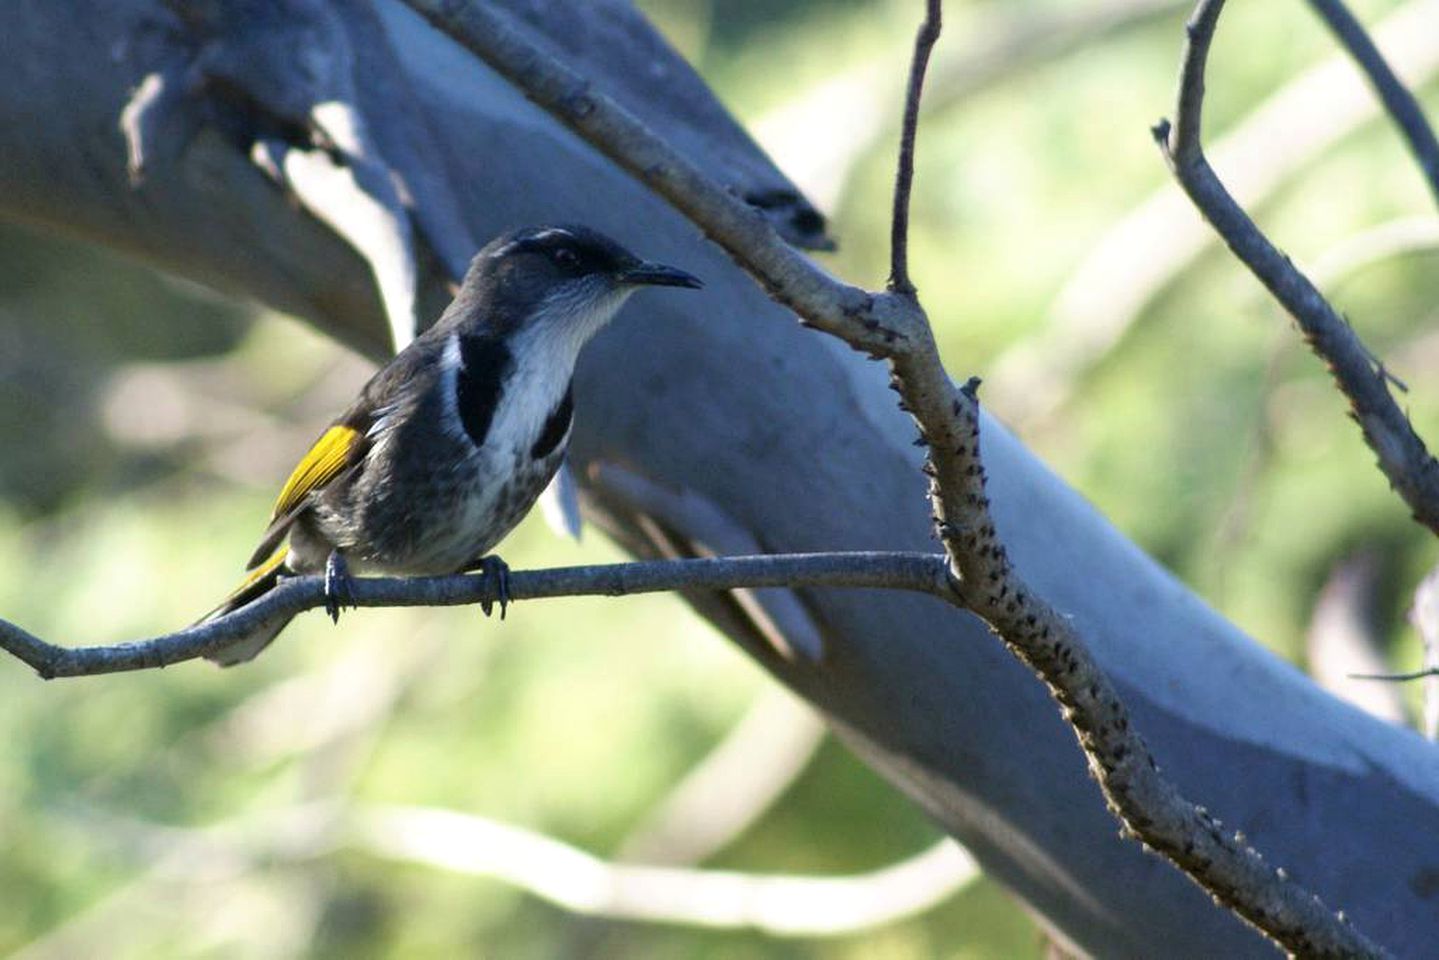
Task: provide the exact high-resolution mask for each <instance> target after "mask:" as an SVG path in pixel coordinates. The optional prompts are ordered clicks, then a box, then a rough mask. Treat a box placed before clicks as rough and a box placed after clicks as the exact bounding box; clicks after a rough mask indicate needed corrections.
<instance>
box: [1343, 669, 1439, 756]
mask: <svg viewBox="0 0 1439 960" xmlns="http://www.w3.org/2000/svg"><path fill="white" fill-rule="evenodd" d="M1349 677H1350V679H1352V680H1385V681H1390V682H1398V683H1405V682H1408V681H1410V680H1423V679H1424V678H1425V677H1439V666H1434V667H1424V668H1422V669H1420V670H1411V671H1410V672H1408V673H1351V674H1349ZM1430 739H1433V738H1432V737H1431V738H1430Z"/></svg>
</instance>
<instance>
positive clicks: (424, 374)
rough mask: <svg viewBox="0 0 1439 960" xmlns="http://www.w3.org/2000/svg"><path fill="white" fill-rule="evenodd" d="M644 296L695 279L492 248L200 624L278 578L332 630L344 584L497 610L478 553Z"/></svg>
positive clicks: (499, 533)
mask: <svg viewBox="0 0 1439 960" xmlns="http://www.w3.org/2000/svg"><path fill="white" fill-rule="evenodd" d="M646 286H664V287H692V288H697V287H699V286H700V281H699V280H697V279H696V278H695V277H693V276H691V275H690V274H688V273H685V272H684V271H683V270H677V269H675V268H674V267H667V266H664V265H663V264H658V263H650V262H647V261H644V260H641V259H639V258H638V257H636V256H635V255H634V254H632V253H630V252H629V251H628V250H626V249H625V248H624V247H621V246H620V245H619V244H618V243H616V242H615V241H613V240H611V239H610V238H608V237H606V236H604V235H603V234H601V233H598V232H596V231H594V230H591V229H588V228H586V227H580V226H551V227H539V228H532V229H526V230H518V231H515V232H512V233H509V234H505V235H503V236H500V237H498V238H496V239H495V240H493V241H491V242H490V243H489V245H487V246H486V247H485V248H484V249H483V250H481V251H480V252H479V253H478V254H477V255H476V256H475V258H474V260H473V261H472V262H471V264H470V269H469V272H468V273H467V274H466V275H465V279H464V283H463V284H461V286H460V291H459V293H458V294H457V295H456V297H455V300H454V302H453V303H451V304H450V306H449V308H448V309H447V310H446V311H445V312H444V315H443V316H441V317H440V319H439V320H438V321H437V322H436V323H435V325H434V326H433V327H431V328H430V329H429V330H427V331H425V332H424V333H423V334H421V335H420V336H419V337H418V338H417V339H415V341H414V342H413V343H411V344H410V345H409V346H408V347H406V348H405V349H404V350H403V351H401V352H400V353H399V354H397V355H396V356H395V357H394V359H392V360H390V362H389V363H387V364H385V365H384V366H383V367H381V368H380V369H379V371H377V372H376V373H375V375H374V376H373V377H371V378H370V381H369V383H367V384H365V387H364V389H363V390H361V391H360V396H359V398H358V399H357V400H355V402H354V403H353V404H351V406H350V408H349V409H348V410H347V411H345V413H344V414H343V415H341V416H340V417H339V418H338V419H336V420H335V421H334V423H333V424H331V425H330V427H329V428H328V429H327V430H326V431H325V432H324V433H323V434H322V435H321V436H320V438H319V440H317V441H316V442H315V444H314V446H312V447H311V448H310V451H309V453H307V454H306V455H305V457H304V458H303V459H302V460H301V461H300V464H299V466H297V467H296V468H295V470H294V472H293V473H291V474H290V478H289V480H287V481H286V483H285V486H284V488H283V489H282V490H281V491H280V496H279V499H278V500H277V501H276V503H275V507H274V511H273V513H272V515H271V518H270V526H269V528H268V529H267V530H266V531H265V534H264V536H263V537H261V539H260V545H259V546H258V547H257V548H256V550H255V554H254V556H253V557H251V558H250V564H249V569H250V571H251V572H250V574H249V576H248V577H247V578H246V579H245V580H244V581H243V582H242V583H241V584H240V586H239V587H238V588H237V589H236V590H235V592H234V593H232V594H231V595H230V596H229V597H228V598H226V600H225V601H224V603H222V604H221V605H220V606H219V607H217V608H216V609H215V610H214V611H212V612H211V613H210V614H208V615H207V616H206V617H205V618H204V620H205V621H208V620H212V619H214V618H216V617H219V616H222V615H224V614H226V613H229V612H230V611H232V610H235V609H237V608H239V607H242V606H244V605H245V604H247V603H249V602H250V601H252V600H254V599H255V598H257V597H259V596H261V595H263V594H264V593H266V592H267V591H269V590H270V589H271V588H273V587H274V586H275V584H276V583H277V582H278V581H279V580H280V578H282V577H285V576H292V575H296V574H304V573H318V572H320V571H324V573H325V595H326V609H327V610H328V611H329V613H330V616H331V617H332V618H334V619H338V618H339V610H340V605H341V604H342V603H343V602H344V601H345V599H346V595H347V593H348V591H349V575H350V570H356V571H358V572H375V573H384V574H399V575H416V576H418V575H440V574H450V573H456V572H459V571H463V570H473V569H484V570H485V572H486V574H487V575H494V576H495V577H496V578H497V583H498V587H499V594H500V596H501V598H502V603H503V600H504V598H505V590H506V581H505V577H506V575H507V568H506V567H505V566H504V563H503V561H500V560H499V558H498V557H490V556H488V553H489V551H490V550H491V549H492V548H493V547H494V546H495V544H497V543H498V542H499V541H500V540H501V539H502V538H503V537H504V536H505V535H506V534H508V533H509V532H510V530H511V529H513V528H514V526H515V525H516V524H517V523H519V521H520V519H521V518H522V517H524V515H525V514H526V513H527V512H529V509H530V507H531V506H532V505H533V504H534V502H535V498H536V497H538V496H539V494H540V492H541V491H542V490H543V489H544V488H545V485H546V484H547V483H548V482H549V480H550V478H551V477H552V476H553V475H554V472H555V470H556V469H557V468H558V467H559V464H560V461H561V460H562V459H563V457H564V452H565V447H566V445H567V443H568V441H569V436H570V423H571V419H572V416H573V412H574V403H573V397H572V393H571V380H572V378H573V375H574V368H575V361H576V359H577V358H578V357H579V353H580V350H581V349H582V348H583V347H584V345H585V344H586V343H588V342H589V340H590V338H591V337H593V336H594V335H595V334H596V333H598V332H599V331H600V330H601V329H602V328H603V327H604V326H605V325H606V324H607V323H609V321H610V319H611V318H613V317H614V315H615V313H616V312H617V311H618V310H619V308H620V306H621V305H622V304H623V303H624V302H625V300H626V299H627V298H628V297H629V296H630V294H632V293H634V292H635V291H636V290H638V289H639V288H641V287H646ZM287 540H288V542H286V541H287ZM485 612H486V613H489V608H488V606H487V607H486V610H485ZM501 612H502V613H503V606H502V607H501ZM202 622H204V621H202ZM284 627H285V623H283V622H282V623H280V624H278V625H272V626H269V627H267V628H265V629H264V630H262V631H259V632H257V633H255V634H253V635H251V636H248V637H244V638H242V639H241V640H239V641H238V642H236V643H235V644H234V645H233V646H230V647H228V648H226V649H225V650H222V651H220V652H219V653H217V654H215V655H214V656H213V657H212V659H214V660H215V661H216V662H218V663H221V664H224V665H230V664H235V663H241V662H243V661H245V660H249V659H250V658H252V657H254V656H255V655H256V654H257V653H259V652H260V651H261V650H262V649H264V648H265V646H266V645H267V644H269V642H270V641H271V640H273V639H274V638H275V636H276V635H277V634H278V633H279V632H280V631H281V630H282V629H284Z"/></svg>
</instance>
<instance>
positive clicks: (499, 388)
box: [455, 337, 513, 447]
mask: <svg viewBox="0 0 1439 960" xmlns="http://www.w3.org/2000/svg"><path fill="white" fill-rule="evenodd" d="M512 361H513V358H512V357H511V356H510V348H509V347H507V346H505V342H504V341H503V340H497V339H493V338H490V337H460V369H459V370H458V371H456V373H455V405H456V406H457V407H458V408H459V411H460V423H462V424H463V425H464V427H465V433H467V434H469V436H470V440H471V441H472V442H473V443H474V445H475V446H477V447H481V446H484V443H485V437H486V436H488V435H489V432H490V422H491V421H493V420H494V419H495V410H496V408H498V407H499V405H500V394H501V393H502V392H503V390H504V386H505V376H506V374H508V373H509V370H510V367H511V366H512V365H513V362H512Z"/></svg>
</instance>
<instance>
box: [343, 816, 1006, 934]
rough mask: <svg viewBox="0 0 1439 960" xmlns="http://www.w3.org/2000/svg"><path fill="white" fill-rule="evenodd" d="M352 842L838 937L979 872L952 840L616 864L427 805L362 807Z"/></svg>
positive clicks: (652, 914)
mask: <svg viewBox="0 0 1439 960" xmlns="http://www.w3.org/2000/svg"><path fill="white" fill-rule="evenodd" d="M349 819H350V827H349V830H348V837H347V840H348V844H349V845H350V846H351V847H352V848H355V849H359V850H364V851H365V852H367V853H371V854H374V855H376V856H382V857H387V858H390V859H394V860H401V861H404V862H408V863H418V864H424V865H426V866H430V867H436V868H439V869H442V870H450V871H453V872H455V873H462V874H470V875H481V876H491V877H495V878H497V879H500V880H503V881H505V882H506V883H510V884H513V885H514V886H517V887H519V888H521V889H523V890H525V891H527V892H529V893H531V894H533V895H534V896H537V897H540V898H542V899H544V900H547V901H549V902H550V903H553V904H556V905H558V906H560V907H563V908H564V909H566V910H569V911H571V912H574V913H579V914H586V915H591V916H600V917H609V918H614V919H626V920H638V921H644V922H650V923H682V924H687V925H691V926H703V927H716V928H751V929H756V930H763V931H765V932H766V933H769V934H772V935H778V936H790V937H794V936H810V937H813V936H837V935H841V934H846V933H853V932H855V931H858V930H864V929H869V928H872V927H876V926H879V925H882V924H885V923H889V922H892V921H894V920H898V919H900V918H902V917H906V916H912V915H914V914H916V913H920V912H922V911H924V910H927V909H929V908H930V907H933V906H934V905H936V904H938V903H941V902H943V901H944V900H945V899H946V898H948V897H949V896H951V895H952V894H954V893H955V891H957V890H958V889H959V888H960V887H962V886H964V885H965V884H966V883H968V882H969V881H970V880H972V879H973V878H974V877H975V876H977V875H978V867H977V865H976V864H975V862H974V860H973V858H971V857H970V855H969V854H968V853H966V852H965V851H964V850H963V848H961V847H960V846H958V845H957V844H955V843H954V842H953V841H950V840H945V841H943V842H941V843H938V844H935V845H934V846H932V847H930V848H929V849H927V850H924V851H922V852H920V853H918V854H916V855H914V856H912V857H909V858H908V859H905V860H901V861H899V862H898V863H894V864H890V865H889V866H886V867H882V868H880V869H878V870H874V871H871V872H869V873H862V874H856V875H852V876H839V877H821V876H797V875H782V874H770V875H766V874H749V873H737V872H733V871H728V870H697V869H692V868H685V867H654V866H644V865H638V864H625V863H611V862H607V861H604V860H601V859H599V858H597V857H595V856H593V855H592V854H589V853H587V852H585V851H583V850H580V849H577V848H575V847H572V846H570V845H569V844H566V843H563V842H561V841H559V840H556V839H554V838H553V837H547V836H544V835H543V834H538V833H535V832H533V831H530V830H526V829H524V828H523V827H517V826H514V825H511V824H505V823H498V822H496V821H493V820H487V819H484V818H482V817H475V816H470V815H467V814H462V813H457V812H454V811H451V810H442V809H435V808H426V807H371V808H368V809H367V808H363V807H362V808H360V809H358V810H357V811H356V812H355V814H354V815H353V816H352V817H351V818H349Z"/></svg>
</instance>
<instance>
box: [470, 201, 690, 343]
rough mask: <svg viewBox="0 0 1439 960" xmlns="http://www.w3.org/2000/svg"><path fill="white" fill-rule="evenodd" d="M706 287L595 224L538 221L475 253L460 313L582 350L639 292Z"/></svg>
mask: <svg viewBox="0 0 1439 960" xmlns="http://www.w3.org/2000/svg"><path fill="white" fill-rule="evenodd" d="M699 286H701V283H700V281H699V280H698V279H696V278H695V277H693V276H691V275H690V274H688V273H686V272H684V271H683V270H677V269H675V268H674V267H668V266H665V265H664V264H660V263H652V262H650V261H646V260H641V259H640V258H639V257H637V256H635V255H634V254H632V253H630V252H629V251H628V250H626V249H625V248H624V247H622V246H620V245H619V244H618V243H616V242H615V241H614V240H611V239H610V238H609V237H607V236H605V235H604V234H602V233H600V232H598V231H596V230H591V229H590V228H588V227H582V226H575V225H565V226H548V227H531V228H527V229H523V230H515V231H512V232H510V233H506V234H502V235H501V236H499V237H496V238H495V239H494V240H492V241H490V243H488V244H487V245H486V246H485V248H484V249H482V250H481V251H480V252H479V253H478V254H476V255H475V259H474V261H473V262H472V263H471V264H470V270H469V273H467V274H466V275H465V281H464V283H463V285H462V286H461V288H460V292H459V294H458V296H457V297H456V299H455V305H454V307H453V308H452V311H454V312H457V313H458V312H462V313H463V314H465V315H468V316H470V317H472V318H473V319H474V321H476V322H479V323H482V324H483V325H484V326H485V327H486V328H488V329H490V330H492V331H493V332H494V333H497V334H500V335H502V336H511V335H519V334H521V333H522V332H525V331H529V330H534V331H535V332H541V331H543V333H544V334H546V335H552V336H557V337H559V338H561V339H564V340H572V341H573V342H574V343H575V346H576V348H578V347H579V346H582V345H583V344H584V342H585V341H587V340H589V338H590V337H592V336H594V334H596V333H598V332H599V330H600V329H601V328H602V327H603V326H604V325H605V324H606V323H608V322H609V321H610V319H611V318H612V317H614V315H615V313H616V311H618V310H619V308H620V307H621V306H622V305H623V304H624V302H625V300H626V299H627V298H628V297H629V296H630V294H632V293H634V292H635V291H636V290H639V289H640V288H642V287H690V288H698V287H699Z"/></svg>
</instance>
